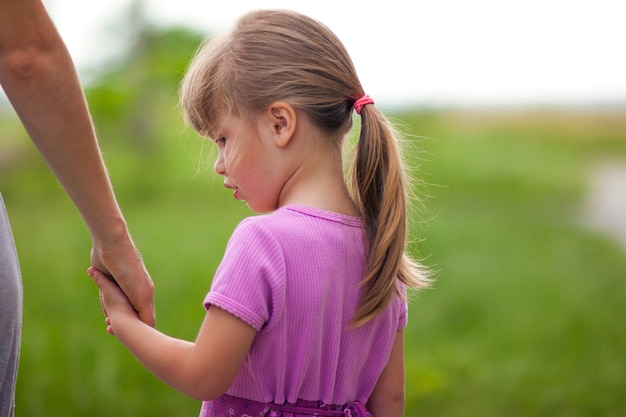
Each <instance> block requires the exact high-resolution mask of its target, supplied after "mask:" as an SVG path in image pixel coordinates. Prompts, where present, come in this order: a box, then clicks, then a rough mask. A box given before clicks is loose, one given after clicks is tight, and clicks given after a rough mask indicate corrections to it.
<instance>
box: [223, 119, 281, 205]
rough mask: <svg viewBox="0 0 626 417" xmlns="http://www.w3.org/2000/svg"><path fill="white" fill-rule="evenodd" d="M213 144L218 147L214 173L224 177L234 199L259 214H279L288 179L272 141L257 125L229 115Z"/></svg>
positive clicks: (225, 184)
mask: <svg viewBox="0 0 626 417" xmlns="http://www.w3.org/2000/svg"><path fill="white" fill-rule="evenodd" d="M214 142H215V144H216V145H217V147H218V155H217V159H216V161H215V165H214V169H215V172H216V173H218V174H219V175H221V176H223V177H224V186H225V187H226V188H228V189H231V190H233V196H234V198H235V199H236V200H242V201H245V202H246V203H247V204H248V207H250V209H251V210H252V211H254V212H257V213H262V212H269V211H273V210H276V209H277V208H278V206H279V199H280V194H281V191H282V189H283V186H284V184H285V182H286V181H287V177H286V176H285V169H284V167H283V166H282V165H283V164H281V163H280V158H276V156H277V154H276V152H278V150H279V149H278V147H277V146H276V145H275V143H274V141H273V140H272V137H271V136H270V135H268V134H267V132H264V131H263V129H262V127H259V124H258V123H254V124H253V125H252V126H250V125H249V124H248V123H244V121H243V120H242V119H241V118H239V117H237V116H234V115H229V116H226V117H225V118H224V120H223V122H222V128H221V129H220V131H219V132H218V135H217V137H216V138H215V139H214Z"/></svg>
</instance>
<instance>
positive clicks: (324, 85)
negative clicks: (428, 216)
mask: <svg viewBox="0 0 626 417" xmlns="http://www.w3.org/2000/svg"><path fill="white" fill-rule="evenodd" d="M363 95H364V91H363V88H362V86H361V83H360V81H359V79H358V77H357V74H356V71H355V69H354V65H353V63H352V60H351V59H350V56H349V55H348V52H347V51H346V49H345V47H344V46H343V44H342V43H341V41H339V39H337V37H336V36H335V35H334V34H333V33H332V32H331V31H330V30H329V29H328V28H327V27H326V26H325V25H323V24H321V23H320V22H318V21H316V20H314V19H311V18H309V17H307V16H303V15H301V14H299V13H296V12H291V11H285V10H264V11H256V12H252V13H249V14H246V15H244V16H243V17H241V18H240V19H239V21H238V22H237V23H236V25H235V27H234V29H233V30H232V31H231V32H230V33H228V34H227V35H225V36H223V37H219V38H214V39H212V40H211V41H209V42H207V43H205V44H203V45H202V46H201V47H200V49H199V50H198V52H197V54H196V56H195V57H194V59H193V61H192V62H191V64H190V66H189V69H188V70H187V73H186V74H185V77H184V79H183V82H182V86H181V105H182V108H183V113H184V117H185V119H186V121H187V122H188V123H189V124H190V125H191V126H192V127H193V128H194V129H195V130H197V131H198V132H199V133H200V134H201V135H204V136H207V137H215V135H216V132H218V131H219V129H220V126H219V125H218V124H219V123H220V121H221V119H222V117H223V116H224V115H227V114H231V112H232V113H234V114H237V115H238V116H239V117H242V118H244V119H245V120H248V121H250V120H252V118H253V116H254V115H255V114H257V113H259V112H262V111H264V110H266V109H267V108H268V107H269V106H270V105H271V104H272V103H274V102H276V101H285V102H287V103H289V104H290V105H291V106H293V107H294V109H296V111H298V112H302V113H304V114H306V115H307V116H308V117H309V118H310V120H311V121H313V122H314V123H315V124H316V125H318V126H319V127H320V128H322V129H324V130H326V131H327V132H329V134H330V135H329V137H333V138H338V140H339V141H342V140H343V138H344V137H345V135H346V134H347V133H348V132H349V130H350V128H351V127H352V108H353V105H354V102H355V101H356V100H357V99H359V98H360V97H362V96H363ZM361 119H362V126H361V133H360V137H359V141H358V144H357V145H356V152H355V158H354V163H353V165H352V181H351V184H352V188H353V192H352V194H353V199H354V201H355V203H356V204H357V206H358V208H359V209H360V212H361V217H362V218H363V219H364V234H365V238H366V242H367V248H368V259H367V265H366V274H365V277H364V278H363V280H362V282H361V284H362V286H363V287H364V288H365V290H364V292H363V296H362V299H361V302H360V304H359V307H358V308H357V311H356V314H355V317H354V318H353V325H354V326H360V325H362V324H364V323H366V322H367V321H369V320H370V319H371V318H373V317H374V316H376V314H378V313H379V312H380V311H382V310H383V309H384V308H385V307H386V306H387V304H388V303H389V301H390V300H391V298H392V297H393V295H394V294H400V293H401V292H400V289H399V286H398V280H400V281H401V282H402V283H404V284H406V285H407V286H409V287H423V286H425V285H427V283H428V277H427V275H428V274H427V273H426V270H425V269H424V268H423V267H422V266H421V265H419V264H418V263H417V262H415V261H414V260H412V259H411V257H410V256H409V255H408V254H407V252H406V241H407V200H408V198H407V188H408V184H407V177H406V175H405V170H404V167H403V163H402V158H401V153H400V148H399V143H398V140H397V135H396V134H395V132H394V130H393V128H392V127H391V125H390V124H389V122H388V121H387V119H386V118H385V116H384V115H383V114H382V113H381V112H380V111H379V110H378V109H377V108H376V107H375V106H373V105H367V106H365V107H363V109H362V111H361ZM338 146H341V143H339V144H338Z"/></svg>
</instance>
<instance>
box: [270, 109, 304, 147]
mask: <svg viewBox="0 0 626 417" xmlns="http://www.w3.org/2000/svg"><path fill="white" fill-rule="evenodd" d="M267 116H268V117H269V121H270V123H271V129H272V135H273V136H274V142H275V143H276V145H278V146H279V147H281V148H283V147H285V146H287V145H288V144H289V141H291V138H292V137H293V136H294V133H295V132H296V123H297V115H296V110H295V109H294V108H293V107H292V106H291V105H290V104H288V103H285V102H283V101H277V102H275V103H273V104H272V105H271V106H270V107H269V108H268V110H267Z"/></svg>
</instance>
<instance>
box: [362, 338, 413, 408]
mask: <svg viewBox="0 0 626 417" xmlns="http://www.w3.org/2000/svg"><path fill="white" fill-rule="evenodd" d="M405 401H406V400H405V393H404V335H403V331H402V330H398V333H396V338H395V340H394V342H393V347H392V348H391V355H390V356H389V361H388V362H387V365H386V366H385V369H383V372H382V373H381V374H380V377H378V381H377V382H376V386H375V387H374V391H373V392H372V395H371V396H370V398H369V400H368V401H367V408H368V409H369V411H370V412H371V413H372V416H373V417H403V416H404V407H405Z"/></svg>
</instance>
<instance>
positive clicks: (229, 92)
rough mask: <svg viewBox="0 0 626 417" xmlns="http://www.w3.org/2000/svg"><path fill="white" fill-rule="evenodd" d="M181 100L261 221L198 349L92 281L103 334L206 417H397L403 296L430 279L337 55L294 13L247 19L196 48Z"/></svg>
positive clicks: (99, 280)
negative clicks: (351, 153)
mask: <svg viewBox="0 0 626 417" xmlns="http://www.w3.org/2000/svg"><path fill="white" fill-rule="evenodd" d="M181 103H182V107H183V110H184V114H185V116H186V120H187V122H188V123H189V124H191V126H193V127H194V128H195V129H196V130H197V131H198V132H199V133H200V134H201V135H203V136H206V137H208V138H210V139H211V140H212V141H214V142H215V144H216V145H217V147H218V157H217V161H216V162H215V171H216V172H217V173H218V174H219V175H221V176H223V177H224V186H225V187H226V188H228V189H231V190H232V191H233V196H234V198H235V199H237V200H243V201H245V202H246V203H247V204H248V206H249V207H250V209H251V210H253V211H254V212H257V213H264V212H271V214H265V215H260V216H255V217H250V218H248V219H246V220H244V221H242V222H241V223H240V224H239V226H238V227H237V228H236V230H235V231H234V233H233V235H232V237H231V239H230V241H229V243H228V246H227V248H226V253H225V255H224V258H223V260H222V262H221V264H220V266H219V268H218V270H217V272H216V274H215V277H214V279H213V284H212V287H211V290H210V292H209V294H208V295H207V296H206V298H205V299H204V306H205V308H206V310H207V313H206V317H205V319H204V323H203V324H202V327H201V328H200V331H199V333H198V336H197V338H196V341H195V342H194V343H191V342H186V341H183V340H178V339H174V338H171V337H168V336H166V335H164V334H162V333H160V332H158V331H157V330H155V329H153V328H152V327H150V326H148V325H146V324H144V323H143V322H142V321H141V320H139V319H138V317H137V314H136V313H135V312H134V310H133V308H132V306H131V305H130V304H129V303H128V301H127V299H126V297H125V296H124V294H123V293H122V292H121V291H119V289H118V288H117V287H116V286H115V284H113V283H112V282H111V281H108V280H107V279H106V278H104V276H103V275H101V274H100V273H99V272H98V271H97V270H95V269H94V268H90V269H89V274H90V275H91V276H92V277H93V278H94V280H95V282H96V284H97V285H98V287H99V288H100V292H101V298H102V302H103V306H104V311H105V314H106V315H107V324H108V331H109V333H111V334H114V335H115V336H117V338H118V339H119V340H120V341H121V342H122V343H123V344H124V345H125V346H126V347H127V348H128V349H129V350H130V351H131V352H132V353H133V354H134V355H135V356H136V357H137V358H138V360H139V361H141V362H142V363H143V364H144V365H145V366H146V368H147V369H148V370H150V371H151V372H152V373H154V375H156V376H157V377H158V378H160V379H161V380H163V381H164V382H165V383H167V384H169V385H170V386H172V387H174V388H175V389H178V390H180V391H181V392H183V393H185V394H187V395H189V396H191V397H193V398H197V399H198V400H202V401H204V402H203V404H202V411H201V416H229V417H237V416H263V415H268V416H278V415H282V414H281V413H285V415H286V414H288V413H292V414H295V415H313V414H315V415H329V416H334V415H344V414H345V415H353V416H366V415H368V411H367V410H369V413H371V415H373V416H385V417H390V416H402V415H403V413H404V369H403V368H404V360H403V335H402V334H403V333H402V331H403V328H404V327H405V325H406V323H407V303H406V298H405V297H406V287H421V286H424V285H426V284H427V282H428V280H427V278H426V273H425V270H424V269H423V268H422V267H420V266H419V265H418V264H417V263H416V262H414V261H413V260H411V259H410V257H409V256H408V255H407V253H406V251H405V244H406V234H407V225H406V223H407V222H406V216H407V214H406V194H407V192H406V189H405V187H406V179H405V175H404V173H403V169H402V161H401V155H400V153H399V148H398V144H397V141H396V138H395V137H394V133H393V131H392V129H391V127H390V125H389V124H388V122H387V120H386V119H385V117H384V116H383V114H382V113H381V112H380V111H379V110H377V109H376V107H375V105H374V101H373V100H372V99H371V98H370V97H368V96H367V95H365V94H364V92H363V89H362V87H361V84H360V82H359V80H358V78H357V75H356V72H355V69H354V67H353V64H352V61H351V60H350V57H349V56H348V53H347V52H346V50H345V48H344V46H343V45H342V44H341V42H340V41H339V40H338V39H337V38H336V37H335V35H334V34H333V33H332V32H331V31H330V30H329V29H328V28H326V27H325V26H324V25H322V24H321V23H319V22H317V21H315V20H313V19H310V18H308V17H306V16H302V15H300V14H297V13H294V12H289V11H258V12H253V13H250V14H247V15H245V16H244V17H242V18H241V19H240V20H239V21H238V23H237V24H236V26H235V28H234V30H233V31H232V32H231V33H229V34H228V35H226V36H225V37H221V38H219V39H216V40H213V41H211V42H208V43H207V44H205V45H203V46H202V47H201V48H200V49H199V51H198V53H197V55H196V57H195V58H194V60H193V62H192V63H191V65H190V68H189V69H188V72H187V74H186V75H185V78H184V80H183V83H182V88H181ZM352 110H355V111H356V113H357V114H360V117H361V134H360V138H359V141H358V145H357V146H356V156H355V161H354V164H353V174H352V178H351V181H350V183H351V186H352V190H350V189H349V187H348V186H347V185H346V181H345V180H344V169H343V165H342V143H343V140H344V137H345V136H346V134H347V133H348V131H349V130H350V128H351V126H352ZM365 405H366V406H367V410H366V408H365ZM289 415H291V414H289Z"/></svg>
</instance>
